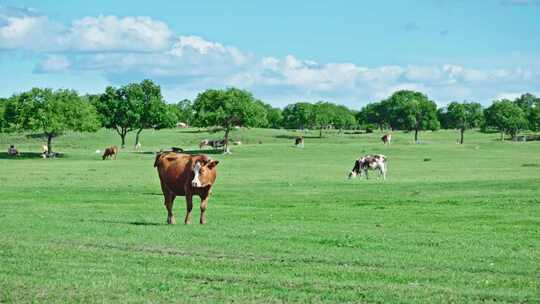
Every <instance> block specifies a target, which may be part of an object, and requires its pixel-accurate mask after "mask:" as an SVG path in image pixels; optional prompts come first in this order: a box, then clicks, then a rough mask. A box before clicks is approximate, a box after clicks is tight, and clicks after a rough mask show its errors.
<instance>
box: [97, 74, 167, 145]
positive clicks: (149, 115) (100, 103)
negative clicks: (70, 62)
mask: <svg viewBox="0 0 540 304" xmlns="http://www.w3.org/2000/svg"><path fill="white" fill-rule="evenodd" d="M94 105H95V107H96V109H97V111H98V113H99V114H100V117H101V122H102V125H103V126H104V127H105V128H108V129H114V130H116V132H117V133H118V135H120V138H121V140H122V147H125V146H126V135H127V133H129V132H131V131H134V130H137V133H136V136H135V145H137V144H138V143H139V138H140V134H141V132H142V131H143V130H144V129H145V128H154V129H162V128H170V127H173V126H174V124H175V123H176V121H175V118H174V115H173V113H172V112H171V111H169V110H168V107H167V104H166V103H165V102H164V101H163V97H162V96H161V88H160V87H159V86H158V85H156V84H154V83H153V82H152V81H150V80H143V81H142V82H141V83H140V84H138V83H131V84H127V85H124V86H122V87H120V88H114V87H107V88H106V89H105V93H103V94H101V96H100V97H99V98H98V99H97V100H94Z"/></svg>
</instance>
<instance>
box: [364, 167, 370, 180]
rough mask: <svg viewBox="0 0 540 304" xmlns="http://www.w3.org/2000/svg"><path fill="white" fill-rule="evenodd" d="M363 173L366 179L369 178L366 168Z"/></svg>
mask: <svg viewBox="0 0 540 304" xmlns="http://www.w3.org/2000/svg"><path fill="white" fill-rule="evenodd" d="M364 174H365V175H366V179H369V177H368V169H364Z"/></svg>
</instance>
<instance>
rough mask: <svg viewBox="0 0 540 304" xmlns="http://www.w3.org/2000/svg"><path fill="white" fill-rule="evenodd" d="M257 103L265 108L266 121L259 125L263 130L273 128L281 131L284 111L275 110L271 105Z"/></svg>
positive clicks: (258, 101)
mask: <svg viewBox="0 0 540 304" xmlns="http://www.w3.org/2000/svg"><path fill="white" fill-rule="evenodd" d="M257 103H258V104H259V105H260V106H261V107H262V108H264V110H265V113H266V120H264V121H263V124H261V125H259V127H261V128H272V129H279V128H281V127H282V124H283V114H282V112H283V111H282V110H281V109H279V108H274V107H272V106H271V105H269V104H267V103H265V102H262V101H260V100H257Z"/></svg>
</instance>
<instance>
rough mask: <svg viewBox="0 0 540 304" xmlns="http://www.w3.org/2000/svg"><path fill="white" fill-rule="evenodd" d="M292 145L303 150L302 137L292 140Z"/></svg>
mask: <svg viewBox="0 0 540 304" xmlns="http://www.w3.org/2000/svg"><path fill="white" fill-rule="evenodd" d="M294 145H295V146H297V147H299V148H303V147H304V136H300V137H297V138H295V139H294Z"/></svg>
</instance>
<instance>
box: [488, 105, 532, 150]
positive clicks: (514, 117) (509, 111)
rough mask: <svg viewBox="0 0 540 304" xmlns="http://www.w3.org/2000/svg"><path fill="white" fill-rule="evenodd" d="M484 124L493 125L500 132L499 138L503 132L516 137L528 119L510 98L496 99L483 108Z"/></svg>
mask: <svg viewBox="0 0 540 304" xmlns="http://www.w3.org/2000/svg"><path fill="white" fill-rule="evenodd" d="M484 116H485V119H486V126H488V127H493V128H496V129H497V130H499V132H501V140H504V134H505V133H506V134H509V135H510V136H512V138H513V139H515V138H516V136H517V134H518V133H519V131H520V130H522V129H525V128H527V124H528V121H527V119H526V117H525V113H524V112H523V110H522V109H521V108H520V107H519V106H518V105H516V104H515V103H513V102H512V101H510V100H507V99H503V100H496V101H494V102H493V104H492V105H491V106H490V107H488V108H487V109H485V110H484Z"/></svg>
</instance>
